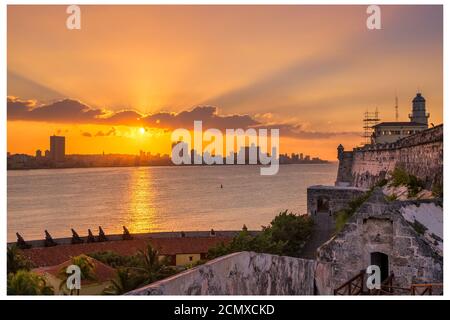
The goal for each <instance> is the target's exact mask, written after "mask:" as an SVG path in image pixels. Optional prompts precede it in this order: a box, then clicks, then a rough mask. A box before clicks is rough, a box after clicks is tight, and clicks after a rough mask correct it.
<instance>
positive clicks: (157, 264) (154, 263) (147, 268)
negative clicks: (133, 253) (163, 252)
mask: <svg viewBox="0 0 450 320" xmlns="http://www.w3.org/2000/svg"><path fill="white" fill-rule="evenodd" d="M138 257H139V260H140V261H141V263H140V266H138V267H132V268H130V269H131V270H134V271H136V272H137V275H138V279H139V285H140V286H143V285H147V284H149V283H152V282H155V281H157V280H160V279H163V278H165V277H168V276H170V275H172V274H174V273H175V272H174V270H173V269H172V268H170V267H167V266H166V265H165V264H164V260H160V259H159V253H158V251H157V250H155V249H153V247H152V246H151V244H150V243H148V244H147V247H146V248H145V249H144V250H140V251H139V253H138Z"/></svg>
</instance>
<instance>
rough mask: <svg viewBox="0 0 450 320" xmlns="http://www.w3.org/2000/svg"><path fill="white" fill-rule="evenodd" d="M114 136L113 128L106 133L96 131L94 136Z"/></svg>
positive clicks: (114, 130)
mask: <svg viewBox="0 0 450 320" xmlns="http://www.w3.org/2000/svg"><path fill="white" fill-rule="evenodd" d="M111 135H112V136H114V135H116V129H115V128H111V130H109V131H107V132H103V131H98V132H97V133H96V134H95V136H96V137H107V136H111Z"/></svg>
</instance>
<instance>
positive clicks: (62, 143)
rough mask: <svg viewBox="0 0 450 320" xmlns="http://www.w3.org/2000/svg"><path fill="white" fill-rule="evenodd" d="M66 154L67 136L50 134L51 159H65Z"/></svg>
mask: <svg viewBox="0 0 450 320" xmlns="http://www.w3.org/2000/svg"><path fill="white" fill-rule="evenodd" d="M65 154H66V137H62V136H55V135H53V136H50V159H52V160H53V161H57V162H59V161H64V157H65Z"/></svg>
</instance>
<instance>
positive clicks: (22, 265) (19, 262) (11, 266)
mask: <svg viewBox="0 0 450 320" xmlns="http://www.w3.org/2000/svg"><path fill="white" fill-rule="evenodd" d="M32 267H33V264H32V263H31V261H29V260H28V259H27V258H26V257H25V256H24V255H23V254H22V253H21V252H20V250H19V248H17V246H16V245H13V246H10V247H8V248H7V272H8V274H10V273H16V272H17V271H18V270H21V269H23V270H27V271H29V270H30V269H31V268H32Z"/></svg>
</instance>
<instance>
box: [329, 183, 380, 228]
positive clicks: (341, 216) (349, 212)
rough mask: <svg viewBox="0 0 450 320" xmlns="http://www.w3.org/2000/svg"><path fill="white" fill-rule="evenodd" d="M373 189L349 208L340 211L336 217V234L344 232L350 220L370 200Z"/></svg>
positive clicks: (353, 202)
mask: <svg viewBox="0 0 450 320" xmlns="http://www.w3.org/2000/svg"><path fill="white" fill-rule="evenodd" d="M372 192H373V188H372V189H370V190H369V191H367V192H366V193H364V194H362V195H360V196H359V197H357V198H355V199H353V200H352V201H350V202H349V203H348V206H347V208H345V209H342V210H339V211H338V212H337V213H336V215H335V222H336V232H339V231H341V230H342V228H343V227H344V225H345V224H346V223H347V221H348V219H349V218H350V217H351V216H353V215H354V214H355V212H356V211H357V210H358V209H359V207H361V205H362V204H363V203H364V202H366V201H367V199H369V197H370V195H371V194H372Z"/></svg>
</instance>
